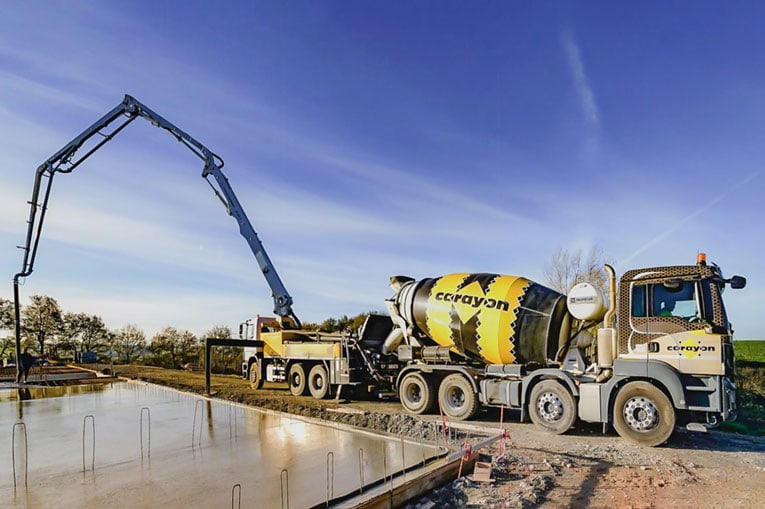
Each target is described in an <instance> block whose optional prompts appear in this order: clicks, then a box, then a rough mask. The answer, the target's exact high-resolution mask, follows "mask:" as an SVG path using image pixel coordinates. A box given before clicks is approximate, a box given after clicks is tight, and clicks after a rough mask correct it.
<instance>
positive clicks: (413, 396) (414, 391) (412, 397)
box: [406, 383, 422, 404]
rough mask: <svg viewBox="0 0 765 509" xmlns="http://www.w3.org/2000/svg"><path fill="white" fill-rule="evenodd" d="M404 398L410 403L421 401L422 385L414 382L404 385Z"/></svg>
mask: <svg viewBox="0 0 765 509" xmlns="http://www.w3.org/2000/svg"><path fill="white" fill-rule="evenodd" d="M406 399H407V401H409V402H410V403H415V404H416V403H419V402H420V401H422V387H420V386H419V385H418V384H416V383H410V384H409V385H407V387H406Z"/></svg>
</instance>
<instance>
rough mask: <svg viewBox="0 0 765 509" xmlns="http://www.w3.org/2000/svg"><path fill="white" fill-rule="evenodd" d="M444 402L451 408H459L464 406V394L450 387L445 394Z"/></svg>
mask: <svg viewBox="0 0 765 509" xmlns="http://www.w3.org/2000/svg"><path fill="white" fill-rule="evenodd" d="M446 401H447V402H448V403H449V406H450V407H452V408H460V407H461V406H462V405H464V404H465V393H464V392H462V389H460V388H459V387H450V388H449V391H448V392H447V393H446Z"/></svg>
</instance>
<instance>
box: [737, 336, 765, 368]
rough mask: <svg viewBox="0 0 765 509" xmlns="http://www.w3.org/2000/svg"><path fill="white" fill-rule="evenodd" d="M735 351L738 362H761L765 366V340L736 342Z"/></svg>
mask: <svg viewBox="0 0 765 509" xmlns="http://www.w3.org/2000/svg"><path fill="white" fill-rule="evenodd" d="M733 349H734V351H735V353H736V360H737V361H744V362H761V363H763V364H765V340H757V341H741V340H739V341H734V342H733Z"/></svg>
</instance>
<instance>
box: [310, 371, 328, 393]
mask: <svg viewBox="0 0 765 509" xmlns="http://www.w3.org/2000/svg"><path fill="white" fill-rule="evenodd" d="M308 390H309V391H310V392H311V396H313V397H314V398H316V399H324V398H326V397H327V395H328V394H329V375H328V374H327V368H325V367H324V364H316V365H315V366H314V367H312V368H311V371H309V372H308Z"/></svg>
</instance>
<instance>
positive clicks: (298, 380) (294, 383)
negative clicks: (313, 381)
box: [292, 373, 303, 387]
mask: <svg viewBox="0 0 765 509" xmlns="http://www.w3.org/2000/svg"><path fill="white" fill-rule="evenodd" d="M301 383H303V380H302V379H301V378H300V373H292V386H293V387H297V386H298V385H300V384H301Z"/></svg>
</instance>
